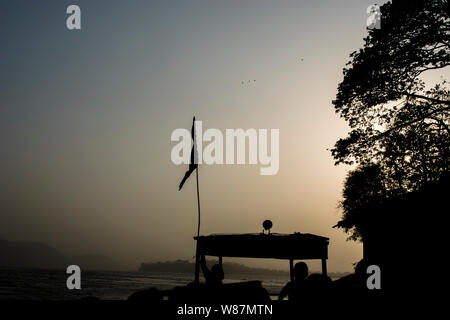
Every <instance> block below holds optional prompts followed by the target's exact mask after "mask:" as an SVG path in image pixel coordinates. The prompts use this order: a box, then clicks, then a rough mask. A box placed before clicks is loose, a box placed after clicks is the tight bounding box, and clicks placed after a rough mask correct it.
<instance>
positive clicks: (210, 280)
mask: <svg viewBox="0 0 450 320" xmlns="http://www.w3.org/2000/svg"><path fill="white" fill-rule="evenodd" d="M200 266H201V268H202V272H203V276H204V277H205V284H206V286H207V287H218V286H221V285H222V280H223V278H224V273H223V269H222V266H221V265H219V264H215V265H213V266H212V268H211V271H210V270H209V269H208V267H207V266H206V260H205V256H204V255H202V256H201V259H200Z"/></svg>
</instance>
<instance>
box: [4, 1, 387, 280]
mask: <svg viewBox="0 0 450 320" xmlns="http://www.w3.org/2000/svg"><path fill="white" fill-rule="evenodd" d="M73 3H75V4H78V5H79V6H80V7H81V12H82V13H81V15H82V22H81V25H82V30H81V31H69V30H67V28H66V17H67V15H66V7H67V6H68V5H69V4H73ZM372 3H373V0H368V1H365V0H364V1H362V0H354V1H350V0H348V1H332V0H329V1H318V0H316V1H312V0H311V1H262V0H255V1H238V0H229V1H216V0H202V1H197V0H195V1H194V0H189V1H158V2H155V1H135V0H133V1H61V0H54V1H18V0H14V1H5V0H1V1H0V43H1V47H0V92H1V101H0V146H1V150H2V153H1V157H0V238H5V239H8V240H17V241H42V242H45V243H48V244H50V245H52V246H54V247H56V248H58V249H59V250H61V251H63V252H64V253H66V254H81V253H101V254H105V255H108V256H110V257H112V258H113V259H115V260H118V261H122V262H123V263H125V264H127V265H129V266H131V267H135V268H137V266H138V264H139V263H140V262H143V261H157V260H166V259H177V258H183V259H190V258H192V256H193V255H194V252H195V250H194V245H195V243H194V241H193V239H192V236H193V235H194V234H195V233H196V223H197V211H196V210H197V206H196V205H197V204H196V197H195V179H194V177H192V178H191V179H189V180H188V181H187V183H186V185H185V187H184V188H183V190H182V191H180V192H179V191H178V188H177V186H178V183H179V182H180V180H181V178H182V176H183V174H184V172H185V170H186V169H187V166H185V165H182V166H176V165H174V164H173V163H172V162H171V160H170V152H171V149H172V147H173V146H174V143H172V142H171V141H170V135H171V133H172V131H173V130H174V129H176V128H190V126H191V119H192V116H193V115H194V114H195V115H196V116H197V118H198V119H199V120H202V121H203V126H204V128H218V129H220V130H223V131H225V129H226V128H244V129H247V128H267V129H271V128H277V129H280V169H279V172H278V174H277V175H275V176H261V175H259V167H260V166H259V165H222V166H219V165H216V166H206V165H203V166H201V167H200V171H199V175H200V192H201V205H202V215H203V216H202V233H203V234H209V233H241V232H260V231H261V229H262V227H261V223H262V221H263V220H264V219H271V220H272V221H273V223H274V227H273V229H272V231H273V232H282V233H292V232H294V231H297V232H307V233H316V234H319V235H323V236H328V237H330V247H329V262H328V265H329V270H330V271H348V270H351V268H352V263H354V262H355V261H357V260H359V259H360V257H361V255H362V247H361V245H360V244H357V243H354V242H348V241H346V237H347V236H346V235H345V234H344V233H343V232H342V231H341V230H336V229H332V226H333V225H334V224H336V222H337V221H338V220H339V219H340V215H341V213H340V212H339V210H338V209H337V204H338V201H339V199H340V195H341V189H342V183H343V180H344V177H345V173H346V171H347V170H349V169H350V168H348V167H347V168H346V167H335V166H334V165H333V159H332V158H331V156H330V152H329V151H327V150H326V149H327V148H330V147H332V146H333V144H334V142H335V141H336V140H337V139H338V138H340V137H343V136H345V134H346V132H347V130H348V127H347V126H346V124H345V122H344V121H343V120H342V119H340V118H339V117H338V116H337V115H336V114H335V113H334V109H333V107H332V104H331V101H332V99H334V97H335V94H336V92H337V85H338V83H339V82H340V80H341V79H342V69H343V67H344V66H345V63H346V62H347V61H348V59H349V58H348V56H349V54H350V53H351V52H352V51H354V50H357V49H359V48H360V47H361V46H362V43H363V41H362V39H363V37H364V36H366V35H367V31H366V17H367V15H366V8H367V7H368V5H370V4H372ZM381 3H384V2H379V4H381ZM301 59H303V61H302V60H301ZM248 80H252V83H248V82H246V83H245V84H244V85H243V84H242V83H241V82H242V81H248ZM253 80H256V82H255V81H253ZM260 262H261V263H262V265H264V266H270V267H287V263H285V262H284V263H280V262H273V261H260ZM249 263H250V262H249ZM252 263H254V262H252ZM314 266H315V265H314Z"/></svg>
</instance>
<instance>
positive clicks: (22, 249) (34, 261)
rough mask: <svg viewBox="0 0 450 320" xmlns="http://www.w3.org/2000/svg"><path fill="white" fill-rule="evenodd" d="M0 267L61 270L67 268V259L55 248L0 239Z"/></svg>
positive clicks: (41, 244) (35, 243)
mask: <svg viewBox="0 0 450 320" xmlns="http://www.w3.org/2000/svg"><path fill="white" fill-rule="evenodd" d="M0 266H3V267H29V268H62V267H67V266H68V259H67V257H66V256H64V255H63V254H62V253H61V252H59V251H58V250H56V249H55V248H53V247H50V246H48V245H46V244H43V243H39V242H12V241H7V240H4V239H0Z"/></svg>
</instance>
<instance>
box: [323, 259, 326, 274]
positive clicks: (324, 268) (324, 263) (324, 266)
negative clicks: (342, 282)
mask: <svg viewBox="0 0 450 320" xmlns="http://www.w3.org/2000/svg"><path fill="white" fill-rule="evenodd" d="M322 274H323V275H324V276H326V275H327V259H325V258H323V259H322Z"/></svg>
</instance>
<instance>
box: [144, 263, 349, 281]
mask: <svg viewBox="0 0 450 320" xmlns="http://www.w3.org/2000/svg"><path fill="white" fill-rule="evenodd" d="M215 263H217V261H206V264H207V265H208V267H210V266H212V265H213V264H215ZM194 269H195V263H193V262H190V261H188V260H176V261H166V262H149V263H141V266H140V267H139V271H142V272H178V273H194ZM223 269H224V270H225V272H226V273H227V274H239V275H245V274H251V275H267V276H286V277H288V276H289V272H288V271H283V270H275V269H266V268H251V267H247V266H246V265H243V264H240V263H236V262H224V263H223ZM315 272H316V271H311V273H315ZM347 274H348V273H329V274H328V275H329V276H330V277H331V278H340V277H342V276H345V275H347Z"/></svg>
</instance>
